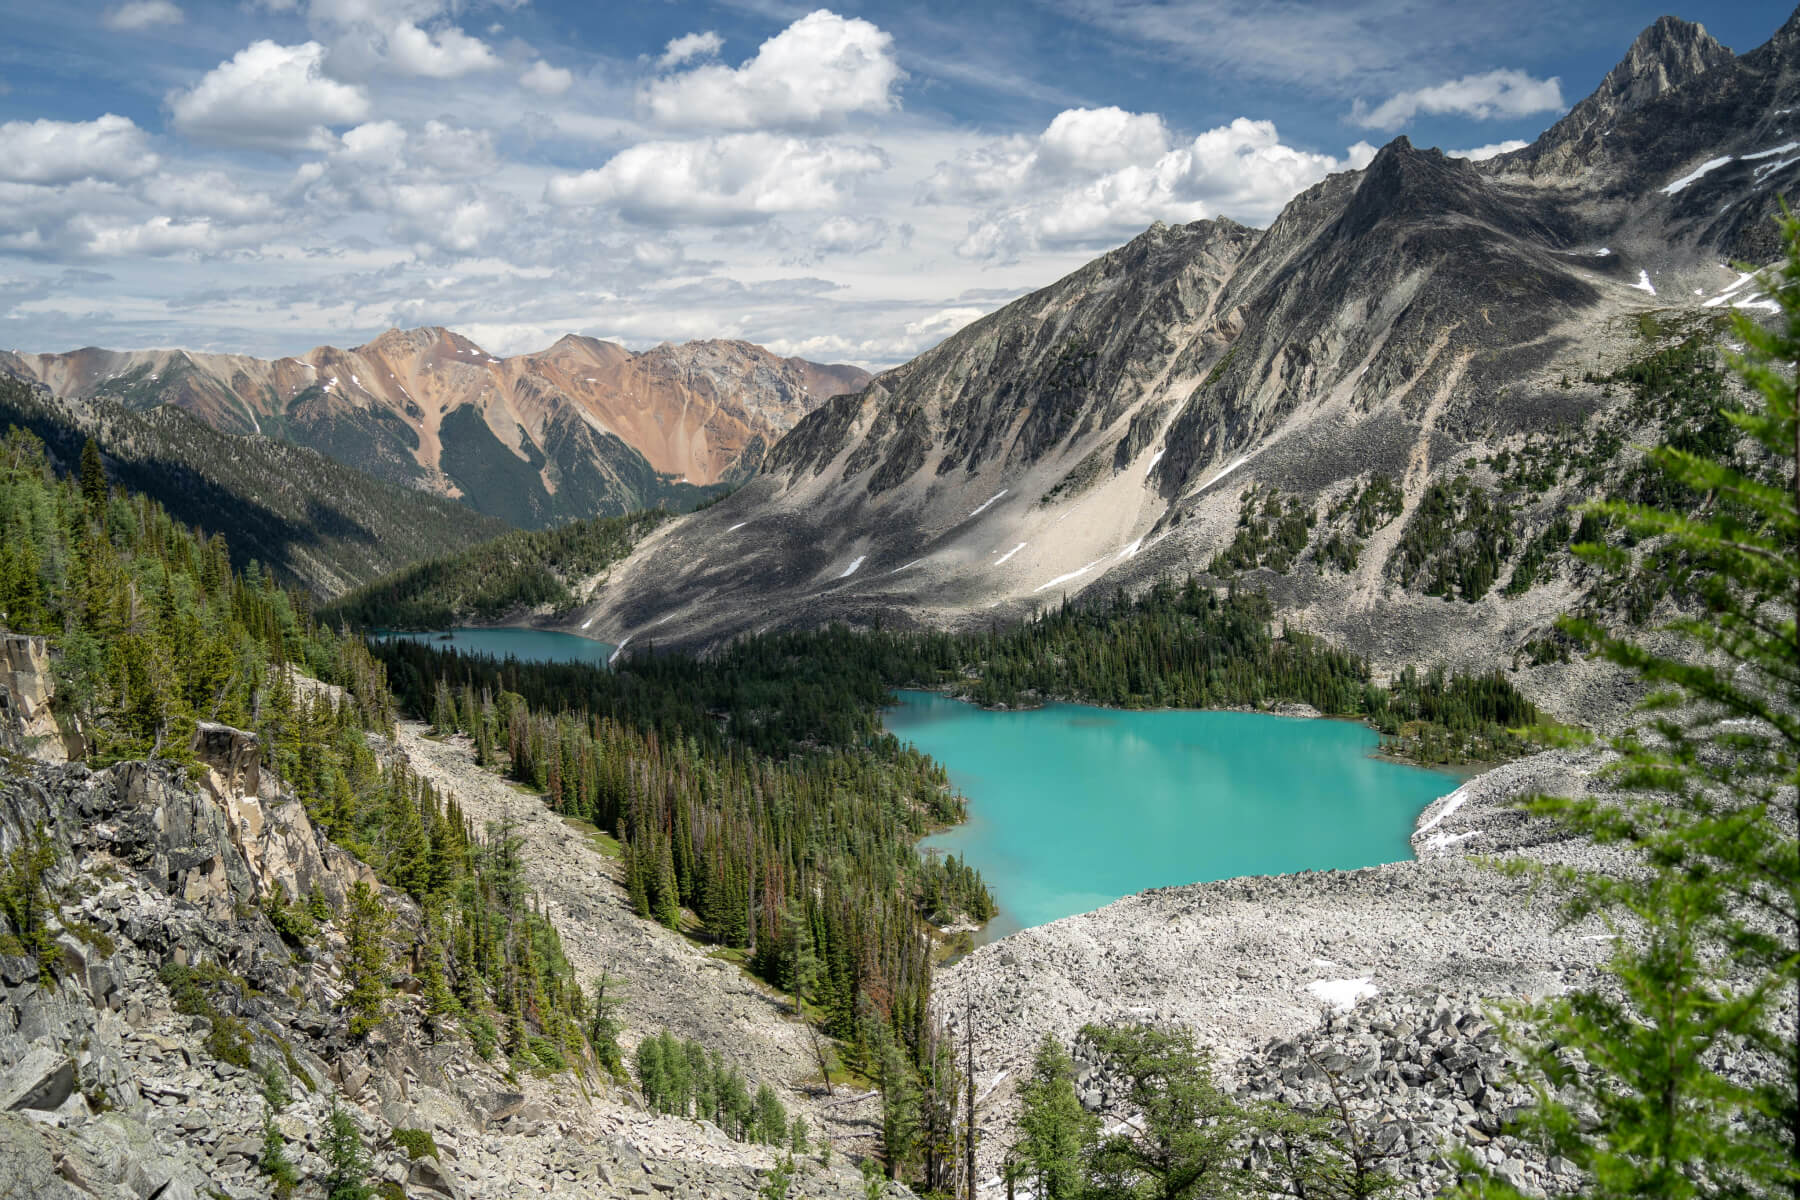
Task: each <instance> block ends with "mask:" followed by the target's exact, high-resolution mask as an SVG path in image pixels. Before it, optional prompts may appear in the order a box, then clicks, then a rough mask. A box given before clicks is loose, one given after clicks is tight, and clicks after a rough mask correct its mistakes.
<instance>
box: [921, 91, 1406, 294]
mask: <svg viewBox="0 0 1800 1200" xmlns="http://www.w3.org/2000/svg"><path fill="white" fill-rule="evenodd" d="M1169 140H1170V139H1169V133H1168V130H1167V127H1166V126H1165V125H1164V123H1163V121H1162V118H1161V117H1159V116H1157V115H1156V114H1154V113H1129V112H1125V111H1123V110H1120V109H1116V108H1107V109H1071V110H1068V111H1066V112H1063V113H1061V114H1059V115H1058V116H1057V117H1056V118H1055V119H1054V120H1053V121H1051V123H1050V125H1049V126H1048V127H1047V128H1046V129H1045V130H1044V132H1043V133H1042V134H1040V135H1039V136H1038V137H1037V138H1035V139H1024V138H1010V139H1006V140H1004V141H1001V142H997V143H994V144H991V145H989V146H985V147H975V148H972V149H971V150H969V151H966V152H964V153H963V154H961V155H959V156H958V158H957V159H956V160H955V161H954V162H947V163H940V164H939V165H938V168H937V170H936V171H935V172H934V173H933V175H932V176H931V178H930V179H929V180H928V181H927V182H926V184H925V187H924V188H923V190H922V193H921V198H922V200H923V201H924V202H925V203H927V204H970V203H984V202H985V203H988V204H990V205H996V204H997V205H998V207H990V208H989V210H988V211H987V212H986V213H985V214H984V215H982V216H981V217H980V218H978V219H977V220H976V221H974V222H973V223H972V224H971V227H970V229H969V232H968V235H967V236H966V237H965V238H963V240H962V242H961V243H960V244H959V245H958V247H957V253H959V254H961V255H964V256H965V257H969V258H981V259H1002V260H1011V259H1014V258H1017V257H1018V256H1019V255H1021V254H1023V253H1025V252H1027V251H1029V250H1033V249H1038V248H1045V247H1048V248H1082V247H1099V246H1102V245H1105V244H1107V243H1110V242H1116V241H1119V240H1122V239H1124V238H1127V237H1130V236H1132V235H1133V234H1135V233H1137V232H1138V231H1139V230H1141V229H1143V228H1144V227H1145V226H1146V225H1149V224H1150V223H1151V222H1153V221H1169V222H1186V221H1197V220H1201V219H1204V218H1208V217H1214V216H1220V215H1224V216H1230V217H1234V218H1236V219H1238V220H1241V221H1246V222H1250V223H1253V224H1260V223H1262V222H1265V221H1267V220H1269V219H1271V218H1273V217H1274V216H1275V214H1276V213H1278V212H1280V211H1281V208H1282V206H1283V205H1284V204H1286V203H1287V202H1288V200H1289V199H1291V198H1292V197H1293V195H1294V194H1295V193H1296V192H1298V191H1300V190H1301V189H1303V188H1306V187H1309V186H1311V185H1312V184H1314V183H1317V182H1318V181H1319V180H1321V179H1323V178H1324V177H1325V176H1326V175H1329V174H1331V173H1332V172H1333V171H1341V170H1344V169H1346V168H1349V167H1361V166H1364V165H1366V164H1367V163H1368V162H1369V160H1370V159H1371V158H1373V157H1374V154H1375V150H1374V147H1372V146H1370V145H1369V144H1368V143H1366V142H1358V143H1357V144H1356V145H1354V146H1352V147H1350V149H1349V150H1348V151H1347V152H1346V154H1345V155H1344V156H1343V157H1342V158H1338V157H1336V156H1334V155H1330V154H1319V153H1315V152H1312V151H1308V150H1300V149H1297V148H1295V147H1293V146H1289V145H1287V144H1285V143H1284V142H1282V140H1281V135H1280V133H1279V132H1278V131H1277V130H1276V128H1275V125H1274V123H1273V122H1270V121H1253V120H1250V119H1248V118H1244V117H1239V118H1238V119H1237V120H1235V121H1232V122H1231V123H1230V124H1229V125H1221V126H1219V127H1218V128H1216V129H1209V130H1207V131H1206V132H1204V133H1202V134H1200V135H1199V136H1198V137H1196V138H1194V139H1193V140H1192V141H1191V142H1188V143H1187V144H1185V145H1177V146H1174V147H1173V148H1171V147H1170V146H1169Z"/></svg>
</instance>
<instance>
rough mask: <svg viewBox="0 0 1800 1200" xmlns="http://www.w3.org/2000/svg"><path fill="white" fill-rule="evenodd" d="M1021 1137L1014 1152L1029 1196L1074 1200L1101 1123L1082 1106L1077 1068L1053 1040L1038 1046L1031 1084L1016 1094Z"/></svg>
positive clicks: (1043, 1199)
mask: <svg viewBox="0 0 1800 1200" xmlns="http://www.w3.org/2000/svg"><path fill="white" fill-rule="evenodd" d="M1019 1133H1020V1135H1021V1136H1020V1139H1019V1142H1018V1144H1017V1146H1016V1147H1015V1152H1016V1154H1017V1157H1018V1160H1019V1162H1020V1164H1021V1165H1022V1166H1023V1168H1024V1174H1025V1176H1026V1177H1027V1178H1029V1179H1030V1180H1031V1184H1032V1194H1033V1195H1035V1196H1037V1197H1038V1198H1039V1200H1078V1198H1079V1197H1080V1195H1081V1190H1082V1186H1083V1182H1082V1178H1083V1176H1082V1166H1083V1160H1084V1159H1085V1157H1086V1156H1087V1154H1088V1152H1089V1150H1090V1149H1091V1148H1092V1146H1093V1144H1094V1141H1095V1139H1096V1138H1097V1137H1098V1136H1099V1134H1100V1118H1099V1117H1097V1116H1095V1115H1094V1114H1093V1113H1090V1112H1088V1111H1087V1109H1085V1108H1083V1107H1082V1106H1081V1099H1080V1097H1078V1096H1077V1095H1076V1094H1075V1063H1074V1061H1073V1060H1072V1059H1070V1057H1069V1053H1068V1051H1066V1050H1064V1049H1063V1046H1062V1043H1061V1042H1060V1041H1058V1040H1057V1039H1056V1037H1055V1035H1054V1034H1048V1033H1046V1034H1045V1035H1044V1038H1043V1040H1042V1041H1041V1042H1039V1043H1038V1048H1037V1056H1036V1058H1035V1059H1033V1061H1032V1065H1031V1078H1030V1079H1029V1080H1028V1081H1027V1082H1026V1084H1025V1086H1024V1087H1023V1088H1021V1089H1020V1092H1019Z"/></svg>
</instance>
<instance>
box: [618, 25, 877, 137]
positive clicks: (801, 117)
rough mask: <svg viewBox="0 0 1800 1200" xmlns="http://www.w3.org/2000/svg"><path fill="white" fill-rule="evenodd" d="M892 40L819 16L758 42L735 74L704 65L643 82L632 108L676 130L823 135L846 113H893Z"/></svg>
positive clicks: (733, 70) (720, 66) (863, 27)
mask: <svg viewBox="0 0 1800 1200" xmlns="http://www.w3.org/2000/svg"><path fill="white" fill-rule="evenodd" d="M893 40H894V39H893V38H892V37H890V36H889V35H888V34H886V33H884V32H883V31H882V30H880V29H878V28H877V27H876V26H874V25H873V24H871V23H870V22H868V21H864V20H862V19H860V18H855V17H840V16H838V15H837V14H836V13H834V12H830V11H828V10H826V9H819V10H818V11H817V12H814V13H811V14H809V15H807V16H804V17H802V18H800V19H799V20H798V21H795V22H794V23H793V24H792V25H789V26H788V27H787V28H786V29H784V30H782V31H781V32H780V33H778V34H776V35H775V36H774V37H772V38H770V39H769V40H768V41H766V42H764V43H763V44H762V46H761V47H760V48H759V49H758V50H757V52H756V55H755V57H753V58H750V59H748V60H747V61H745V62H744V63H743V64H742V65H741V66H737V67H727V66H725V65H723V64H720V63H707V64H704V65H702V66H697V67H694V68H692V69H691V70H687V71H682V72H679V73H676V74H672V75H665V76H663V77H662V78H660V79H656V80H653V81H651V82H650V83H649V84H648V85H647V86H646V87H645V88H644V89H643V91H642V93H641V94H640V97H639V99H640V102H641V104H642V105H643V108H644V109H645V111H646V112H647V113H648V114H649V115H650V117H651V118H652V119H653V120H655V121H656V122H658V123H659V124H662V125H666V126H672V127H675V128H681V129H721V130H723V129H796V130H799V129H823V128H830V127H833V126H836V125H838V124H841V123H842V121H843V120H844V118H845V117H847V116H848V115H850V114H851V113H879V112H886V111H888V110H889V109H892V108H894V107H896V106H897V104H898V100H897V98H896V97H895V95H894V88H895V85H896V84H898V83H899V81H900V77H901V71H900V64H899V61H898V60H897V59H895V57H894V53H893Z"/></svg>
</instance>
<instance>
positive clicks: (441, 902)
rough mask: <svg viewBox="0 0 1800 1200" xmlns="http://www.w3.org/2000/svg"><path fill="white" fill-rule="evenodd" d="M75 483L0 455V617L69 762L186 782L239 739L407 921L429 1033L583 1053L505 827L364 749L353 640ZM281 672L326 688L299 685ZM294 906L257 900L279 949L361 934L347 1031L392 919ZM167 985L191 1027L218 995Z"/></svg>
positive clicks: (381, 913) (375, 1010) (363, 902)
mask: <svg viewBox="0 0 1800 1200" xmlns="http://www.w3.org/2000/svg"><path fill="white" fill-rule="evenodd" d="M82 466H83V469H82V471H81V474H80V476H79V478H62V479H59V478H58V477H57V476H56V474H55V472H54V471H53V470H52V468H51V463H50V459H49V456H48V455H47V454H46V452H45V449H44V447H43V444H42V443H41V442H39V441H38V439H37V438H36V437H34V436H32V435H31V434H30V433H27V432H25V431H23V430H20V429H18V428H16V427H15V428H13V429H11V430H10V431H8V433H7V434H6V436H5V438H4V440H3V441H0V613H3V614H4V616H3V620H4V625H5V628H7V629H9V630H11V631H15V632H23V633H39V634H44V635H47V636H48V638H49V641H50V646H51V648H52V650H53V651H54V653H55V655H56V661H57V690H56V694H55V715H56V719H57V722H58V724H59V725H60V726H61V727H62V728H63V729H64V730H67V731H70V732H72V733H74V734H78V735H79V739H80V740H79V742H78V743H77V745H78V747H79V746H82V745H84V746H85V750H86V754H85V757H86V759H87V761H88V762H89V763H90V764H92V765H95V766H100V765H104V764H107V763H111V762H117V761H120V760H124V759H140V758H156V759H163V760H171V761H173V762H175V763H186V762H191V761H192V758H193V754H192V750H191V748H190V747H191V743H192V739H193V735H194V732H195V729H196V726H197V724H198V723H199V722H203V721H214V722H224V723H227V724H231V725H235V726H240V727H242V728H245V729H251V730H255V731H256V732H257V733H258V734H259V735H260V736H261V738H262V744H263V745H264V747H265V748H266V749H265V754H266V756H267V760H268V765H269V766H272V767H273V768H274V769H275V770H276V771H277V773H278V774H279V776H280V778H281V779H282V780H283V781H284V783H285V784H286V785H287V786H288V787H290V788H292V789H293V791H294V792H295V793H296V794H297V795H298V796H299V797H300V798H301V800H302V801H304V803H305V805H306V809H307V812H308V815H309V816H310V817H311V818H312V820H313V822H314V823H315V824H317V825H318V826H319V827H320V828H322V829H323V830H324V831H325V832H326V833H327V834H328V835H329V836H330V837H331V838H332V840H334V841H335V842H337V843H338V844H339V845H341V846H343V847H345V848H346V849H349V850H351V851H352V852H354V853H355V854H357V855H358V856H359V857H361V858H362V859H363V860H364V861H366V862H368V863H369V864H370V865H371V866H373V867H374V869H375V871H376V872H377V874H378V875H379V876H380V878H381V879H382V881H383V882H385V883H387V884H389V885H390V886H392V887H394V888H396V889H398V890H400V891H401V892H404V893H405V894H407V895H408V896H410V897H411V898H412V899H413V900H414V901H416V902H417V904H418V905H419V909H420V912H421V914H422V918H421V920H422V927H421V929H420V930H419V931H418V932H419V935H420V937H421V938H422V949H423V953H422V956H421V958H420V960H419V964H418V966H417V968H416V970H417V979H418V986H419V987H420V989H421V991H422V994H423V995H424V997H425V999H426V1007H427V1011H428V1015H429V1016H430V1018H431V1019H433V1020H435V1021H448V1020H449V1019H451V1018H452V1017H454V1018H455V1020H456V1022H457V1024H458V1026H459V1027H460V1028H461V1029H462V1030H463V1031H464V1032H465V1033H467V1034H468V1036H470V1037H471V1038H472V1039H473V1040H474V1042H475V1046H476V1048H477V1049H478V1050H480V1051H481V1052H482V1053H484V1054H486V1053H489V1052H491V1051H492V1050H493V1048H494V1047H495V1045H496V1044H497V1043H499V1042H501V1041H504V1043H505V1046H506V1048H507V1050H508V1051H509V1052H511V1053H512V1054H514V1056H515V1057H516V1058H519V1059H521V1060H522V1061H523V1062H525V1063H526V1064H527V1065H531V1064H542V1065H546V1066H552V1065H553V1066H557V1067H560V1066H561V1065H562V1064H563V1058H562V1055H563V1054H564V1053H569V1052H572V1053H576V1054H580V1053H583V1052H584V1047H585V1045H586V1042H585V1037H586V1031H587V1029H588V1026H587V1023H586V1021H585V1017H586V1015H587V1014H588V1011H589V1010H588V1006H587V1004H586V1002H585V1001H584V998H583V996H582V994H581V991H580V988H579V986H578V984H577V982H576V980H575V978H574V973H573V971H572V970H571V968H570V966H569V964H568V961H567V960H566V959H565V958H564V957H563V954H562V950H561V947H560V945H559V942H558V939H557V935H556V930H555V929H554V927H553V926H551V924H550V923H549V922H548V921H547V920H546V919H544V918H543V917H542V916H541V915H539V913H538V912H537V911H536V909H535V907H534V906H533V904H532V902H531V897H530V896H529V895H528V894H526V891H525V888H524V886H523V884H522V882H521V877H520V872H519V864H518V861H517V846H516V844H515V843H514V842H513V841H512V839H510V837H509V836H508V834H507V832H506V831H505V830H504V829H502V830H499V831H496V832H495V833H493V834H492V835H491V836H488V835H484V834H483V833H482V831H479V830H475V829H472V828H471V827H470V826H469V824H468V823H467V822H465V821H464V819H463V817H462V814H461V813H460V812H459V810H458V809H457V806H456V804H455V802H454V800H453V799H451V798H447V797H443V796H440V795H438V794H437V793H436V792H435V791H434V790H433V789H432V788H431V787H430V786H429V785H427V784H425V783H423V782H422V781H420V780H419V779H417V778H416V777H414V776H413V775H412V774H410V773H409V772H408V771H407V770H406V769H405V768H404V767H403V766H399V765H393V766H383V765H382V764H381V762H380V761H378V759H377V757H376V754H375V752H374V751H373V749H372V748H371V747H370V745H369V742H368V739H367V737H366V736H365V735H366V734H367V733H369V732H371V731H373V732H386V731H389V730H391V728H392V725H393V721H394V701H393V698H392V697H391V696H390V694H389V692H388V689H387V683H386V672H385V670H384V668H383V667H382V665H381V664H380V663H379V662H377V661H375V660H374V659H372V658H371V657H370V655H369V654H368V652H367V651H366V650H365V649H364V647H363V643H362V642H361V640H360V639H357V638H353V637H342V636H339V635H338V634H336V633H334V632H333V631H332V630H330V629H329V628H327V627H325V626H322V625H320V624H318V623H317V622H315V621H314V620H313V618H312V617H311V615H310V613H309V612H308V604H307V599H306V597H305V596H304V595H303V594H300V593H297V592H290V591H287V590H284V588H283V587H282V586H281V585H280V584H279V583H278V582H277V581H276V580H275V579H273V578H272V577H271V576H270V574H269V573H268V572H267V571H264V570H261V569H259V568H255V567H252V568H251V569H250V570H247V571H244V572H237V571H234V570H233V569H232V566H231V552H230V549H229V547H228V546H227V544H226V543H225V541H224V539H223V538H221V537H219V536H218V535H216V534H215V535H213V536H212V537H210V538H208V537H204V536H202V535H201V534H199V533H197V532H194V531H192V530H189V529H187V528H186V527H184V526H183V525H182V524H181V523H180V522H179V521H177V520H175V519H174V518H173V517H172V516H170V514H169V513H168V512H167V511H166V510H165V509H164V508H162V506H161V505H159V504H158V503H157V502H156V501H154V500H151V499H148V498H146V497H144V496H141V495H135V494H132V493H129V492H127V491H125V490H123V489H117V488H113V487H111V486H110V485H109V483H108V481H107V479H106V476H105V473H104V470H103V468H102V467H101V464H100V461H99V458H98V456H97V455H94V454H89V455H87V456H86V457H85V459H84V461H83V465H82ZM295 672H300V673H304V674H305V675H307V676H311V677H313V678H316V679H320V680H324V681H327V682H328V683H332V684H336V685H338V688H337V689H321V688H318V687H316V686H311V685H306V686H301V685H298V684H297V683H296V679H295V674H294V673H295ZM340 689H341V690H340ZM66 740H73V739H66ZM359 886H360V885H359ZM301 899H302V898H300V897H284V898H282V899H280V900H274V901H271V904H272V909H271V914H270V915H271V917H272V918H273V919H274V920H275V923H276V926H277V928H279V929H280V930H281V931H282V933H283V935H284V936H285V937H287V938H288V939H289V940H290V941H291V942H292V943H293V944H294V945H295V946H311V947H314V949H315V951H318V950H323V949H325V948H326V947H327V946H328V944H329V943H327V942H326V941H325V940H324V939H323V938H322V937H321V936H320V933H319V925H320V924H321V923H323V922H333V923H335V924H336V925H337V927H338V928H339V930H340V931H343V930H358V931H360V932H361V934H362V935H363V936H361V938H360V939H359V938H358V937H356V936H352V937H351V939H350V945H349V946H348V947H346V949H345V950H344V951H343V953H344V954H346V955H347V956H348V957H347V958H346V961H345V973H346V978H347V980H348V981H349V982H350V984H351V991H350V994H349V995H348V997H347V998H346V1003H347V1004H348V1005H349V1007H350V1009H351V1013H352V1031H353V1032H356V1031H358V1030H359V1029H365V1028H368V1027H369V1026H371V1025H372V1024H374V1023H375V1022H376V1021H377V1020H378V1019H379V1017H380V1014H381V1011H382V1006H383V1003H384V997H385V994H386V991H387V986H388V973H387V972H388V969H389V964H388V961H387V957H386V954H387V952H386V951H385V949H383V948H382V943H383V930H385V929H386V928H387V927H388V924H389V921H390V914H388V913H387V912H386V911H385V910H383V909H382V908H381V905H380V903H379V900H378V898H375V897H372V896H369V897H362V898H360V899H359V898H357V897H353V898H352V904H351V907H350V910H349V911H332V910H331V909H330V907H328V906H327V905H326V904H325V903H324V901H323V899H322V898H320V897H317V896H314V897H312V898H310V899H309V900H308V902H306V903H296V904H292V905H290V904H289V903H287V901H289V900H293V901H299V900H301ZM176 982H178V983H180V984H182V985H183V986H185V987H191V988H194V989H197V990H196V991H195V992H194V993H193V995H192V996H191V997H190V1003H191V1004H192V1005H194V1006H195V1011H206V1012H211V1011H212V1009H211V1007H210V1003H211V1002H210V1000H208V999H207V998H206V993H207V992H208V990H212V991H217V990H218V989H219V988H221V987H229V986H230V984H229V980H227V979H221V978H211V977H208V978H198V979H196V978H189V977H186V976H183V977H182V979H180V980H178V981H176ZM172 986H173V985H172Z"/></svg>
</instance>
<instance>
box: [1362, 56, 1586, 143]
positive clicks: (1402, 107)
mask: <svg viewBox="0 0 1800 1200" xmlns="http://www.w3.org/2000/svg"><path fill="white" fill-rule="evenodd" d="M1562 108H1563V97H1562V81H1561V80H1560V79H1557V78H1554V77H1552V78H1550V79H1534V78H1532V77H1531V76H1530V75H1527V74H1526V73H1525V72H1523V71H1515V70H1509V69H1502V70H1498V71H1488V72H1487V73H1485V74H1482V75H1465V76H1463V77H1462V78H1461V79H1452V80H1450V81H1449V82H1447V83H1439V84H1434V85H1433V86H1431V87H1425V88H1418V89H1416V90H1414V91H1410V92H1397V93H1395V94H1394V95H1392V96H1389V97H1388V98H1387V99H1386V100H1383V101H1382V102H1381V103H1380V104H1377V105H1376V106H1375V107H1374V108H1370V107H1369V106H1368V105H1367V104H1365V103H1364V102H1363V101H1361V100H1358V101H1356V103H1355V104H1354V105H1353V106H1352V108H1351V110H1350V120H1351V121H1352V122H1353V123H1355V124H1357V125H1360V126H1362V127H1363V128H1364V129H1398V128H1400V127H1401V126H1402V125H1405V124H1406V123H1407V122H1409V121H1411V120H1412V119H1413V118H1414V117H1416V116H1418V115H1419V114H1420V113H1428V114H1433V113H1435V114H1442V113H1453V114H1455V115H1457V116H1464V117H1474V118H1475V119H1476V120H1478V121H1487V120H1492V119H1495V118H1505V117H1527V116H1530V115H1531V114H1533V113H1541V112H1560V111H1562Z"/></svg>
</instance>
